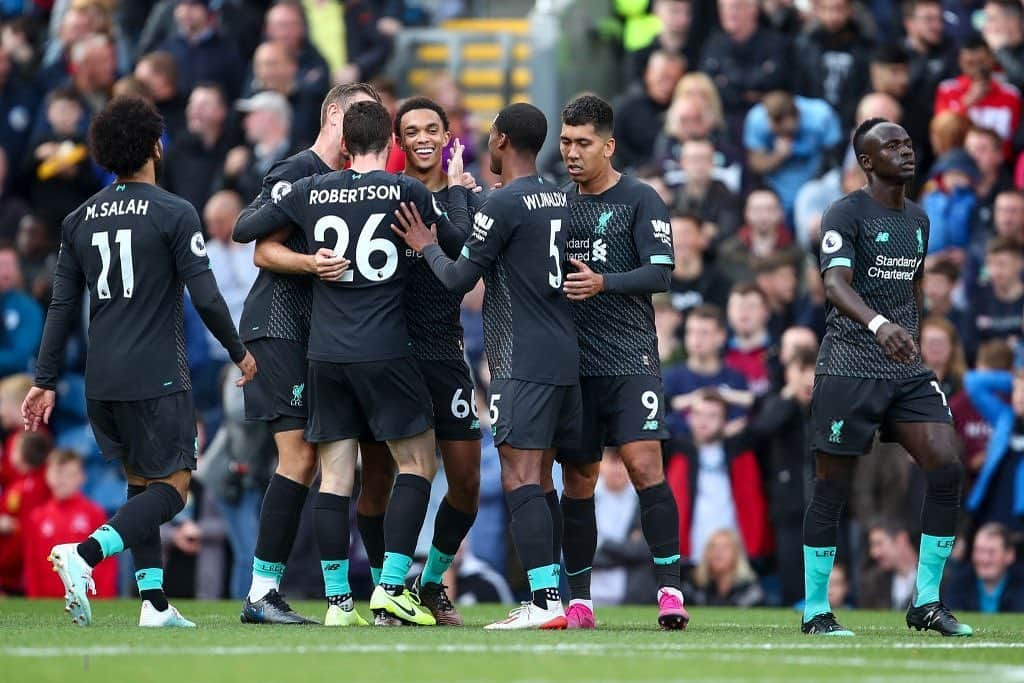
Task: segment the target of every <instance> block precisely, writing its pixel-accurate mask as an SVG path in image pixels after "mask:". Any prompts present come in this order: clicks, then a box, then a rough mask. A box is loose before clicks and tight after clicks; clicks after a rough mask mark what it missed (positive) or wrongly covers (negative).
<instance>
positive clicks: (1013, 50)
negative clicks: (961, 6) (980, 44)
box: [981, 0, 1024, 90]
mask: <svg viewBox="0 0 1024 683" xmlns="http://www.w3.org/2000/svg"><path fill="white" fill-rule="evenodd" d="M982 22H983V23H982V27H981V35H982V36H983V37H984V39H985V43H986V44H987V45H988V47H989V49H990V50H991V51H992V54H993V55H994V56H995V58H996V61H997V62H998V63H999V66H1000V67H1001V68H1002V70H1003V74H1004V75H1005V76H1006V78H1007V80H1009V81H1010V83H1012V84H1013V85H1014V87H1016V88H1017V89H1018V90H1019V89H1020V88H1024V8H1022V7H1021V3H1020V2H1019V0H987V2H986V3H985V13H984V15H983V16H982Z"/></svg>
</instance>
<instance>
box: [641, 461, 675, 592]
mask: <svg viewBox="0 0 1024 683" xmlns="http://www.w3.org/2000/svg"><path fill="white" fill-rule="evenodd" d="M638 495H639V497H640V526H641V527H642V528H643V531H644V538H646V539H647V547H649V548H650V549H651V557H652V558H653V560H654V575H655V577H656V578H657V580H658V587H659V588H675V589H677V590H678V589H679V587H680V581H681V577H680V574H679V510H678V508H677V507H676V498H675V496H673V495H672V489H671V488H669V485H668V482H665V481H663V482H661V483H660V484H655V485H654V486H648V487H647V488H645V489H643V490H642V491H639V492H638Z"/></svg>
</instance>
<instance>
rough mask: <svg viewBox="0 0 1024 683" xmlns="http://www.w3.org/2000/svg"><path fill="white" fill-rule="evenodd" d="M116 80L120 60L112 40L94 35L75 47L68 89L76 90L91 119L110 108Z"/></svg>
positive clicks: (72, 54)
mask: <svg viewBox="0 0 1024 683" xmlns="http://www.w3.org/2000/svg"><path fill="white" fill-rule="evenodd" d="M116 80H117V60H116V58H115V56H114V45H113V43H111V42H110V38H108V37H107V36H105V35H103V34H100V33H94V34H92V35H90V36H86V37H85V38H82V39H81V40H80V41H78V42H77V43H75V44H74V45H73V46H72V47H71V76H70V79H69V80H68V81H67V82H66V83H65V84H64V85H70V86H71V87H72V88H74V90H75V92H76V93H77V94H78V97H79V99H80V100H81V101H82V102H83V103H84V104H85V106H86V108H87V110H88V113H89V114H90V115H92V114H96V113H99V111H100V110H101V109H103V107H105V106H106V104H107V101H108V100H109V99H110V94H111V93H110V91H111V89H112V88H113V87H114V81H116ZM83 132H84V131H83Z"/></svg>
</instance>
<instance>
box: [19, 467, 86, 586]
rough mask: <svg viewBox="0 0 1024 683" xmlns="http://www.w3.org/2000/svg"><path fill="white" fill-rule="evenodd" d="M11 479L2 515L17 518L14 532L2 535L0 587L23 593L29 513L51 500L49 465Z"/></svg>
mask: <svg viewBox="0 0 1024 683" xmlns="http://www.w3.org/2000/svg"><path fill="white" fill-rule="evenodd" d="M8 481H9V482H10V483H9V484H8V485H7V486H6V487H5V488H4V489H3V491H2V492H0V515H9V516H10V517H13V518H14V520H15V524H16V527H15V529H14V531H12V532H11V533H6V534H0V590H6V591H15V592H22V591H23V590H24V588H25V587H24V585H23V583H22V575H23V570H24V559H25V532H26V530H27V527H28V526H29V525H30V524H31V522H30V521H29V516H30V515H31V513H32V512H33V511H34V510H36V509H37V508H38V507H39V506H41V505H43V504H45V503H46V501H47V500H49V498H50V489H49V487H48V486H47V485H46V468H45V467H39V468H37V469H35V470H33V471H31V472H28V473H25V474H22V476H21V477H20V478H19V479H13V480H12V479H9V480H8ZM90 531H91V529H90ZM86 533H88V532H86ZM58 583H59V582H58ZM61 595H63V593H62V594H61Z"/></svg>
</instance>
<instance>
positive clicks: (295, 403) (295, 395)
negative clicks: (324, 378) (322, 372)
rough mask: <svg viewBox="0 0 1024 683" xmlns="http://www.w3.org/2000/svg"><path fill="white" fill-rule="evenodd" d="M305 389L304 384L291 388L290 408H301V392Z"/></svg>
mask: <svg viewBox="0 0 1024 683" xmlns="http://www.w3.org/2000/svg"><path fill="white" fill-rule="evenodd" d="M305 389H306V383H305V382H303V383H302V384H296V385H294V386H293V387H292V407H294V408H301V407H302V392H303V391H304V390H305Z"/></svg>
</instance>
